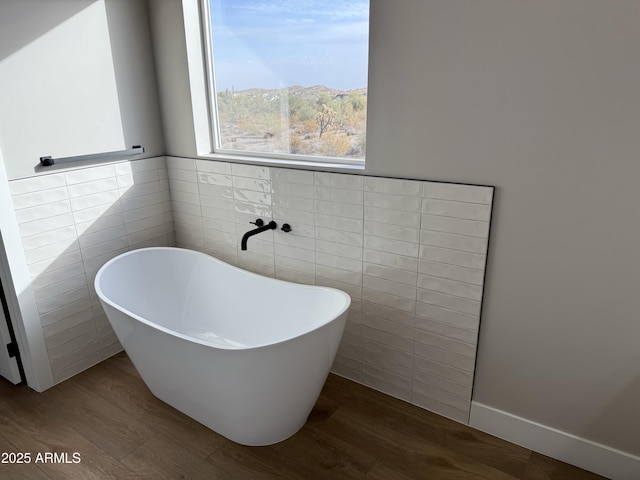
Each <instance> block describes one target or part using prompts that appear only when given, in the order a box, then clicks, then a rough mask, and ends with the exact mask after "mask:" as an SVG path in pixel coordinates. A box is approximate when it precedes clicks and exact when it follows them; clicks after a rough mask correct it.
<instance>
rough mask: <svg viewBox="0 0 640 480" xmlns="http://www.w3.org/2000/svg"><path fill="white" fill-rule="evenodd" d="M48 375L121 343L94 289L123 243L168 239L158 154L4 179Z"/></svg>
mask: <svg viewBox="0 0 640 480" xmlns="http://www.w3.org/2000/svg"><path fill="white" fill-rule="evenodd" d="M9 187H10V191H11V194H12V198H13V203H14V208H15V213H16V218H17V222H18V227H19V230H20V235H21V240H22V244H23V248H24V251H25V257H26V261H27V266H28V270H29V274H30V276H31V279H32V282H31V285H32V288H33V292H34V296H35V300H36V306H37V310H38V314H39V316H40V322H41V325H42V330H43V335H44V338H45V343H46V348H47V353H48V356H49V361H50V364H51V368H52V372H53V377H54V381H55V383H59V382H60V381H62V380H64V379H66V378H68V377H70V376H72V375H74V374H76V373H78V372H80V371H82V370H84V369H86V368H89V367H90V366H92V365H94V364H96V363H98V362H100V361H101V360H104V359H105V358H108V357H109V356H111V355H113V354H114V353H116V352H118V351H120V350H121V346H120V344H119V343H118V341H117V338H116V336H115V334H114V333H113V330H112V329H111V326H110V325H109V323H108V321H107V319H106V316H105V315H104V312H103V310H102V307H101V305H100V302H99V300H98V298H97V296H96V294H95V290H94V287H93V281H94V278H95V275H96V273H97V271H98V270H99V269H100V267H101V266H102V265H103V264H104V263H105V262H106V261H108V260H109V259H111V258H113V257H114V256H116V255H118V254H120V253H124V252H126V251H128V250H132V249H135V248H141V247H146V246H167V245H172V244H173V223H172V218H171V204H170V198H169V189H168V181H167V170H166V164H165V159H164V157H158V158H150V159H142V160H137V161H131V162H129V161H127V162H122V163H116V164H107V165H101V166H96V167H90V168H83V169H76V170H66V171H65V172H61V173H54V174H51V175H43V176H37V177H30V178H26V179H21V180H15V181H10V182H9Z"/></svg>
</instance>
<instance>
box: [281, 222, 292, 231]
mask: <svg viewBox="0 0 640 480" xmlns="http://www.w3.org/2000/svg"><path fill="white" fill-rule="evenodd" d="M280 230H282V231H283V232H285V233H289V232H290V231H291V225H289V224H288V223H285V224H284V225H282V228H281V229H280Z"/></svg>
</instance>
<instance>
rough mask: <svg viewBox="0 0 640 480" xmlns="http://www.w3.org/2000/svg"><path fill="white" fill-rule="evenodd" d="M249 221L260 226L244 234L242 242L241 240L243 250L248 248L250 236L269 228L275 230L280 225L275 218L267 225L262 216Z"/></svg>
mask: <svg viewBox="0 0 640 480" xmlns="http://www.w3.org/2000/svg"><path fill="white" fill-rule="evenodd" d="M249 223H251V224H253V225H255V226H256V227H258V228H254V229H253V230H249V231H248V232H247V233H245V234H244V235H243V236H242V242H240V248H241V249H242V250H246V249H247V240H249V237H252V236H254V235H257V234H259V233H262V232H266V231H267V230H275V229H276V228H277V227H278V224H277V223H276V222H274V221H273V220H271V221H270V222H269V223H267V224H266V225H265V224H264V222H263V221H262V219H261V218H258V219H257V220H256V221H255V222H249Z"/></svg>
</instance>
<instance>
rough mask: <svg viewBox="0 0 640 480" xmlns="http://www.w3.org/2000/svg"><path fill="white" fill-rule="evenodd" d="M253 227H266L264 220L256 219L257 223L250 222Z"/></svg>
mask: <svg viewBox="0 0 640 480" xmlns="http://www.w3.org/2000/svg"><path fill="white" fill-rule="evenodd" d="M249 223H250V224H252V225H255V226H256V227H261V226H263V225H264V220H262V219H261V218H258V219H256V221H255V222H249Z"/></svg>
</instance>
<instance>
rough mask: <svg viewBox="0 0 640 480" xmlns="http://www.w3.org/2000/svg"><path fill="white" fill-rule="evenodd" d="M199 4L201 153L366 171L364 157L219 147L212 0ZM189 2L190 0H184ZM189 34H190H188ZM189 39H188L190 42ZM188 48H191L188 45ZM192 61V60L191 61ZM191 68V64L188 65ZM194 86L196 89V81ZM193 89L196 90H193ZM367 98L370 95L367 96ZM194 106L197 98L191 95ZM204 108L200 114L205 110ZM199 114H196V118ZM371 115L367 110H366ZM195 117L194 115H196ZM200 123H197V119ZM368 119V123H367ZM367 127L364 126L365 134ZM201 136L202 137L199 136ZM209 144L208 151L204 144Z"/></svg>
mask: <svg viewBox="0 0 640 480" xmlns="http://www.w3.org/2000/svg"><path fill="white" fill-rule="evenodd" d="M195 1H197V3H198V24H199V30H200V38H201V42H200V49H201V50H200V53H199V55H198V57H199V58H200V59H201V71H202V73H203V77H204V78H203V79H202V81H203V82H204V85H203V86H204V94H205V96H206V117H207V122H206V123H207V130H208V132H207V135H206V137H207V138H204V137H205V135H204V132H202V128H200V129H199V128H198V125H196V137H197V139H196V143H197V149H198V156H199V157H205V158H210V159H212V160H223V161H232V162H241V163H268V164H275V165H283V166H311V167H320V168H338V169H349V170H354V169H355V170H364V167H365V162H366V153H365V158H346V157H325V156H319V155H317V156H314V155H299V154H292V153H280V152H248V151H239V150H226V149H223V148H221V147H220V145H221V136H220V125H219V121H218V105H217V95H216V92H217V90H216V87H215V75H214V60H213V37H212V31H211V30H212V29H211V17H210V13H211V12H210V7H209V5H210V1H211V0H199V1H198V0H195ZM185 3H188V2H185ZM186 13H187V12H186V11H185V28H186V27H187V24H188V21H187V15H186ZM187 36H188V34H187ZM188 43H189V42H188V41H187V44H188ZM187 50H189V48H187ZM189 63H191V62H189ZM189 68H190V70H191V66H190V67H189ZM368 69H369V54H367V70H368ZM368 73H369V72H368V71H367V90H368V83H369V82H368V76H369V75H368ZM191 83H192V89H193V82H191ZM192 91H193V90H192ZM367 98H368V95H367ZM192 101H193V102H194V109H195V107H196V105H195V104H196V101H195V99H194V98H193V95H192ZM200 111H201V115H200V116H201V117H202V112H203V110H202V109H200ZM195 116H196V115H194V117H195ZM367 116H368V109H367ZM194 120H195V118H194ZM201 120H202V119H201ZM196 123H198V122H196ZM368 123H369V122H368V118H367V121H366V125H367V126H368ZM201 127H202V126H201ZM366 131H367V128H366V127H365V134H366ZM198 137H199V138H198ZM205 146H206V147H207V148H206V149H207V150H208V151H207V152H205V151H204V149H203V147H205Z"/></svg>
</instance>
